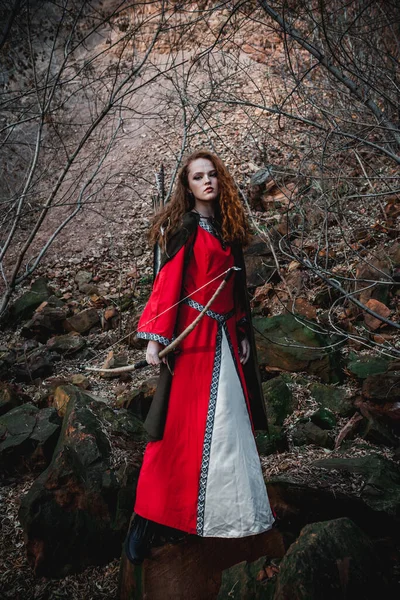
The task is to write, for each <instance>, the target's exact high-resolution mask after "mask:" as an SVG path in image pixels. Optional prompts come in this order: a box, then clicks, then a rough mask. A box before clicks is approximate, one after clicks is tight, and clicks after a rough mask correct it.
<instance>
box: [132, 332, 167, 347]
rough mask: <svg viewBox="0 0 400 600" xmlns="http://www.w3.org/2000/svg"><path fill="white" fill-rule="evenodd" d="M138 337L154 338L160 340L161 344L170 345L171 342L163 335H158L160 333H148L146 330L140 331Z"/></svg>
mask: <svg viewBox="0 0 400 600" xmlns="http://www.w3.org/2000/svg"><path fill="white" fill-rule="evenodd" d="M136 337H138V338H142V339H143V340H152V341H153V342H160V344H164V346H168V345H169V344H170V343H171V340H169V339H168V338H166V337H164V336H162V335H158V333H147V332H146V331H138V332H137V334H136Z"/></svg>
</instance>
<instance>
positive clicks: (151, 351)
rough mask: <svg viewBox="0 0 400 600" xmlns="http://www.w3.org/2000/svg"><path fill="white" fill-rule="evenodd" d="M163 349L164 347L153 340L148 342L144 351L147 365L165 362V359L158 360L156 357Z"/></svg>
mask: <svg viewBox="0 0 400 600" xmlns="http://www.w3.org/2000/svg"><path fill="white" fill-rule="evenodd" d="M163 348H164V346H163V345H162V344H160V342H156V341H154V340H150V341H149V343H148V344H147V350H146V360H147V362H148V363H149V365H159V364H160V362H161V360H162V361H163V362H165V358H163V359H160V358H158V355H159V354H160V352H161V350H162V349H163Z"/></svg>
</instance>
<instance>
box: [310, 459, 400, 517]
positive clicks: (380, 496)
mask: <svg viewBox="0 0 400 600" xmlns="http://www.w3.org/2000/svg"><path fill="white" fill-rule="evenodd" d="M313 464H314V466H316V467H319V468H321V469H329V470H330V469H335V470H337V471H347V472H349V473H357V474H359V475H361V476H362V479H363V481H364V485H363V487H362V489H361V493H360V497H361V498H362V500H363V501H364V503H365V504H366V505H367V506H369V507H370V508H372V509H373V510H374V511H375V512H376V513H385V514H386V515H388V516H390V517H392V518H393V519H394V520H395V522H396V524H397V526H399V525H400V467H399V466H398V465H396V464H395V463H394V462H392V461H390V460H388V459H387V458H384V457H382V456H380V455H378V454H375V453H371V454H369V455H367V456H360V457H356V458H326V459H323V460H317V461H315V462H314V463H313Z"/></svg>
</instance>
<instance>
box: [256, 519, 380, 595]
mask: <svg viewBox="0 0 400 600" xmlns="http://www.w3.org/2000/svg"><path fill="white" fill-rule="evenodd" d="M388 593H389V582H388V577H387V575H386V572H385V569H384V565H383V564H382V562H381V560H380V557H379V556H378V554H377V552H376V551H375V549H374V545H373V543H372V542H371V540H370V539H369V538H368V537H367V536H366V535H365V533H364V532H363V531H362V530H361V529H360V528H359V527H357V525H355V524H354V523H353V522H352V521H351V520H350V519H347V518H343V519H336V520H333V521H325V522H322V523H314V524H312V525H307V526H306V527H304V529H303V530H302V531H301V534H300V537H299V538H298V539H297V541H296V542H295V543H294V544H292V545H291V546H290V548H289V550H288V552H287V554H286V555H285V556H284V558H283V560H282V562H281V564H280V570H279V576H278V580H277V584H276V588H275V594H274V596H273V598H274V600H321V598H324V600H337V599H338V598H363V600H375V599H376V598H377V597H379V598H387V597H388V595H387V594H388ZM251 597H253V596H251Z"/></svg>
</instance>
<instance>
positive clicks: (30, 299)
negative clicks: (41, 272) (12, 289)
mask: <svg viewBox="0 0 400 600" xmlns="http://www.w3.org/2000/svg"><path fill="white" fill-rule="evenodd" d="M50 295H51V292H50V290H49V288H48V286H47V280H46V279H44V278H43V277H40V278H39V279H37V280H36V281H35V282H34V283H33V284H32V285H31V289H30V290H29V291H28V292H25V293H24V294H22V296H20V298H18V299H17V300H16V301H15V302H14V304H13V305H12V306H11V308H10V316H11V320H12V322H13V323H17V322H20V321H23V320H25V319H29V318H30V317H31V316H32V315H33V312H34V311H35V309H36V308H37V307H38V306H40V304H42V302H45V301H46V300H47V299H48V297H49V296H50Z"/></svg>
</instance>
